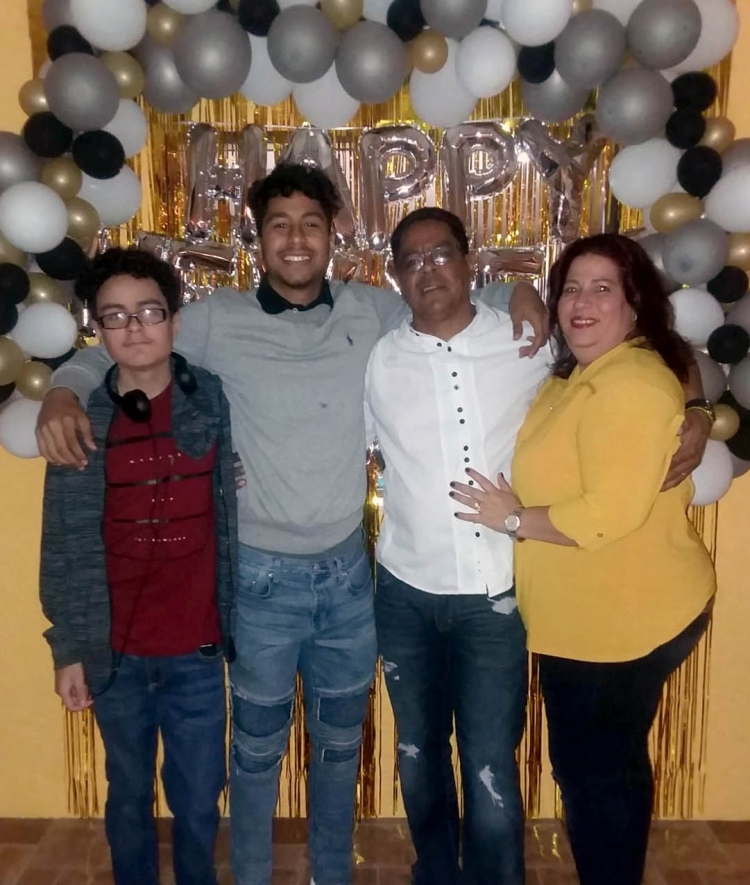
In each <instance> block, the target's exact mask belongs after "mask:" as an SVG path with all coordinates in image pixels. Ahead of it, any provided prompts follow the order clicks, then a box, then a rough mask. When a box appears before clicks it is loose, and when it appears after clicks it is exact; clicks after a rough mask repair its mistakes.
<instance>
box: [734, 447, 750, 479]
mask: <svg viewBox="0 0 750 885" xmlns="http://www.w3.org/2000/svg"><path fill="white" fill-rule="evenodd" d="M729 455H730V457H731V458H732V475H733V476H734V478H735V479H737V478H738V477H740V476H744V475H745V474H746V473H747V471H748V470H750V461H743V460H742V458H738V457H737V456H736V455H735V454H734V453H733V452H730V453H729Z"/></svg>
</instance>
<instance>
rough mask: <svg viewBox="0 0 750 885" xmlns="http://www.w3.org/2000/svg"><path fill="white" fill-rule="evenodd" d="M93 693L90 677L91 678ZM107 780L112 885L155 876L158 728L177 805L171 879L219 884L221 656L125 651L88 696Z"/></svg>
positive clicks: (154, 882)
mask: <svg viewBox="0 0 750 885" xmlns="http://www.w3.org/2000/svg"><path fill="white" fill-rule="evenodd" d="M91 689H92V691H93V692H94V693H96V689H97V686H96V685H94V686H91ZM94 715H95V716H96V721H97V723H98V725H99V730H100V731H101V734H102V739H103V741H104V750H105V754H106V759H105V764H106V772H107V783H108V786H109V790H108V794H107V804H106V808H105V812H104V820H105V828H106V832H107V839H108V841H109V847H110V850H111V852H112V868H113V871H114V879H115V883H116V885H158V881H159V855H158V840H157V835H156V826H155V823H154V817H153V801H154V775H155V772H156V749H157V737H158V733H159V732H161V737H162V742H163V744H164V765H163V767H162V772H161V773H162V780H163V783H164V792H165V793H166V797H167V803H168V804H169V808H170V810H171V811H172V814H173V815H174V822H173V829H172V833H173V842H174V871H175V882H176V883H177V885H216V873H215V871H214V843H215V841H216V832H217V829H218V826H219V809H218V800H219V796H220V794H221V791H222V789H223V788H224V784H225V782H226V758H225V749H224V748H225V728H226V697H225V692H224V657H223V655H222V654H221V652H217V653H216V654H214V655H213V656H212V657H206V656H204V655H203V654H201V653H200V652H198V651H196V652H194V653H193V654H189V655H179V656H176V657H164V658H146V657H136V656H133V655H123V657H122V660H121V661H120V665H119V668H118V670H117V674H116V676H115V679H114V681H113V682H112V685H111V686H109V688H106V690H104V691H103V693H102V694H101V695H99V696H98V697H97V698H96V700H95V701H94Z"/></svg>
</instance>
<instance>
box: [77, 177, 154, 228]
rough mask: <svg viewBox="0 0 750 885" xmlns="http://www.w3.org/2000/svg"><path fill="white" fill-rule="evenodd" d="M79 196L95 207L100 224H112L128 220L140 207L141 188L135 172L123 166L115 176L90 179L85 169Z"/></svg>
mask: <svg viewBox="0 0 750 885" xmlns="http://www.w3.org/2000/svg"><path fill="white" fill-rule="evenodd" d="M78 196H79V197H80V198H81V199H82V200H87V201H88V202H89V203H91V205H92V206H93V207H94V209H96V211H97V212H98V213H99V218H100V219H101V222H102V227H113V226H115V225H118V224H125V222H126V221H130V219H131V218H132V217H133V216H134V215H135V213H136V212H137V211H138V210H139V209H140V207H141V200H142V199H143V190H142V188H141V181H140V179H139V178H138V176H137V175H136V174H135V172H133V170H132V169H131V168H130V166H123V167H122V169H121V170H120V171H119V172H118V173H117V175H115V177H114V178H105V179H100V178H91V177H90V176H88V175H86V173H85V172H84V173H83V184H82V185H81V189H80V190H79V191H78ZM66 215H67V213H66Z"/></svg>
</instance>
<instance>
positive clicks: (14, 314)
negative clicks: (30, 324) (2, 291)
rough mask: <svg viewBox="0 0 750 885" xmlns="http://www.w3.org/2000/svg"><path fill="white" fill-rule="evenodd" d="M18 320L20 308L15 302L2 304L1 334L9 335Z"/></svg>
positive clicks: (0, 315)
mask: <svg viewBox="0 0 750 885" xmlns="http://www.w3.org/2000/svg"><path fill="white" fill-rule="evenodd" d="M17 322H18V308H17V307H16V305H15V304H0V335H7V334H8V332H11V331H12V330H13V327H14V326H15V324H16V323H17Z"/></svg>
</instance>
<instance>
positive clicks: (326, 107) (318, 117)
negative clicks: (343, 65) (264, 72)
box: [292, 65, 359, 129]
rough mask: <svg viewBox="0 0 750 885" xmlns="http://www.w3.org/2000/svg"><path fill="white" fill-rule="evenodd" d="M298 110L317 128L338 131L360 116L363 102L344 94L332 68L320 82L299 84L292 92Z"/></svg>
mask: <svg viewBox="0 0 750 885" xmlns="http://www.w3.org/2000/svg"><path fill="white" fill-rule="evenodd" d="M292 95H293V96H294V103H295V104H296V105H297V110H298V111H299V112H300V114H302V116H303V117H304V118H305V120H307V122H308V123H312V124H313V126H320V128H321V129H336V128H337V127H339V126H345V125H346V124H347V123H348V122H349V120H351V118H352V117H353V116H354V115H355V114H356V113H357V111H358V109H359V102H358V101H357V99H356V98H352V97H351V95H349V94H348V93H346V92H345V91H344V87H343V86H342V85H341V83H340V82H339V78H338V76H337V74H336V65H331V67H330V68H328V70H327V71H326V73H325V74H323V76H322V77H321V78H320V79H319V80H313V82H312V83H297V84H296V85H295V87H294V91H293V92H292Z"/></svg>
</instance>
